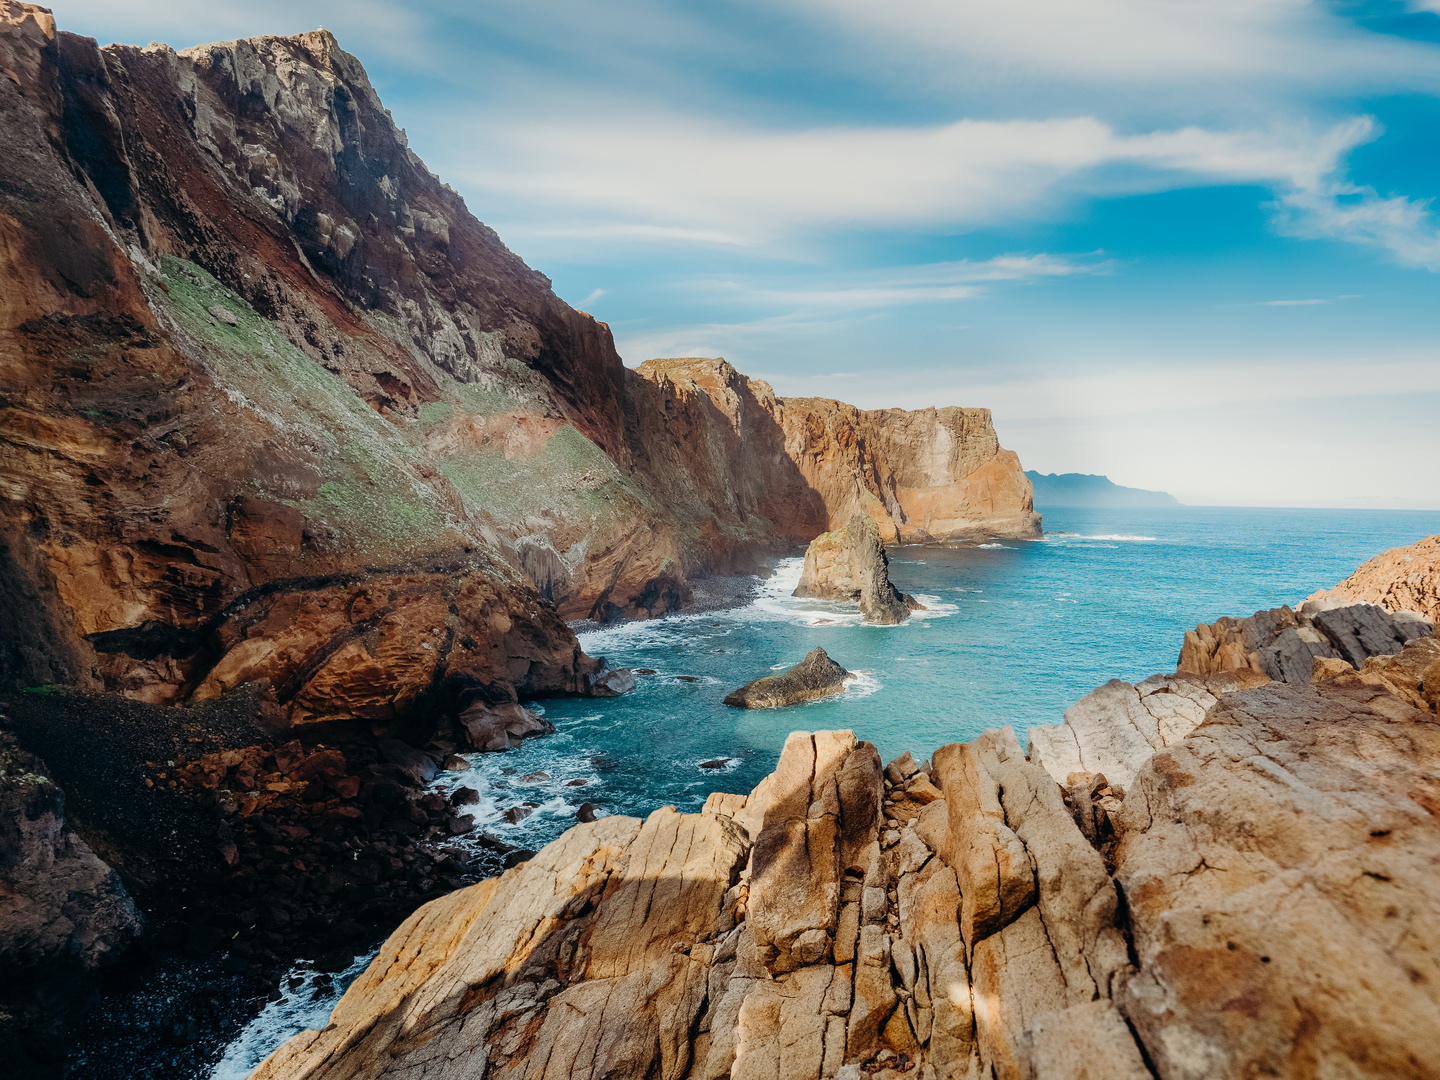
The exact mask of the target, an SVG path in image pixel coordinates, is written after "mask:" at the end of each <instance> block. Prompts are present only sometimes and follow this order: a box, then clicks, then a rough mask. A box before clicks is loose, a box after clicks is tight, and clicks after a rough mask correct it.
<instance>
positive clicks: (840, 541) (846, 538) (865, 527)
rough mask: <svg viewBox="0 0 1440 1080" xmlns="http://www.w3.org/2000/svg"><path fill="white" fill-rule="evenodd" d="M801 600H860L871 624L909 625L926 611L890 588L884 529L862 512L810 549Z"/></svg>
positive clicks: (798, 591)
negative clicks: (917, 613)
mask: <svg viewBox="0 0 1440 1080" xmlns="http://www.w3.org/2000/svg"><path fill="white" fill-rule="evenodd" d="M794 595H796V596H808V597H813V598H815V599H818V600H849V601H855V600H858V601H859V602H860V613H861V614H862V615H863V616H864V617H865V619H866V621H867V622H875V623H882V624H892V625H893V624H894V623H899V622H904V621H905V620H906V619H908V618H909V617H910V612H911V611H923V610H924V608H923V606H922V605H921V604H920V603H919V602H918V601H916V599H915V598H914V597H913V596H907V595H905V594H903V593H901V592H900V590H899V589H897V588H895V586H894V585H892V584H890V559H889V558H888V557H887V556H886V554H885V545H884V544H882V543H881V542H880V527H879V526H878V525H877V524H876V523H875V519H874V518H872V517H871V516H870V515H869V514H864V513H856V514H854V515H853V516H852V517H851V518H850V521H849V523H848V524H846V526H845V528H843V529H836V530H835V531H834V532H828V533H825V534H823V535H821V536H817V537H816V538H815V539H814V540H812V541H810V546H809V547H808V548H806V550H805V570H804V573H803V574H802V575H801V578H800V584H799V585H798V586H796V588H795V593H794Z"/></svg>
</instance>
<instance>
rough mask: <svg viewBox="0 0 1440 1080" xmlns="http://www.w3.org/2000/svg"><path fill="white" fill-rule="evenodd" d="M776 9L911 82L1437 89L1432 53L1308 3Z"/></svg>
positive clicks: (918, 0)
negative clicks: (826, 31)
mask: <svg viewBox="0 0 1440 1080" xmlns="http://www.w3.org/2000/svg"><path fill="white" fill-rule="evenodd" d="M782 2H786V3H787V6H789V7H791V8H792V9H795V10H799V11H802V12H806V13H808V14H810V15H812V16H814V17H816V19H817V21H821V22H824V23H829V24H832V25H837V26H839V27H841V28H843V29H844V30H845V31H847V32H848V33H849V34H850V35H851V36H852V38H853V40H854V41H855V42H856V44H857V45H858V46H860V47H861V48H863V49H865V50H867V51H868V52H869V53H870V54H871V55H872V56H879V57H882V58H889V59H892V60H896V61H900V62H901V63H903V67H904V68H905V69H908V71H909V77H910V78H912V79H913V78H915V77H916V76H917V74H918V73H919V72H923V73H924V75H925V76H927V77H929V78H932V79H935V78H939V79H942V80H946V81H950V82H959V83H963V84H966V85H973V84H975V83H978V82H988V83H994V82H995V81H997V80H999V81H1001V82H1003V83H1006V84H1016V83H1020V82H1024V81H1029V80H1038V81H1040V82H1042V83H1050V84H1053V83H1056V82H1071V83H1079V84H1083V85H1085V86H1088V87H1092V88H1093V87H1099V86H1107V85H1111V86H1123V87H1129V88H1134V87H1136V86H1137V85H1146V86H1149V87H1152V88H1153V87H1157V86H1161V87H1163V86H1184V87H1187V88H1189V89H1190V90H1191V91H1194V90H1196V89H1198V88H1199V87H1200V86H1201V85H1203V86H1205V87H1206V89H1207V90H1208V91H1209V92H1210V94H1211V95H1219V96H1221V97H1226V98H1228V97H1230V96H1232V95H1235V94H1236V92H1237V91H1239V92H1240V93H1242V94H1243V92H1244V91H1245V89H1246V87H1247V85H1249V86H1253V85H1254V84H1256V83H1261V84H1268V85H1271V86H1274V85H1275V84H1277V83H1282V82H1289V83H1295V84H1302V85H1307V86H1316V85H1325V86H1335V85H1337V84H1342V83H1348V84H1352V85H1353V84H1354V83H1356V82H1362V83H1372V84H1373V83H1375V82H1381V81H1388V82H1392V83H1393V82H1404V81H1411V82H1414V83H1416V84H1421V85H1429V86H1434V85H1435V84H1436V83H1437V82H1440V79H1437V73H1436V71H1435V69H1434V50H1433V49H1430V48H1429V47H1427V46H1425V45H1420V44H1417V43H1414V42H1407V41H1403V40H1399V39H1396V38H1390V37H1385V36H1382V35H1379V34H1369V33H1365V32H1364V31H1361V30H1359V29H1357V28H1356V27H1354V26H1353V24H1350V23H1349V22H1347V21H1346V20H1344V19H1343V18H1342V17H1340V16H1338V15H1335V14H1332V13H1331V12H1330V11H1329V10H1328V9H1327V7H1326V6H1325V5H1321V4H1315V3H1312V2H1310V0H1007V2H1005V3H995V2H993V0H889V2H888V3H885V4H876V3H874V2H873V0H782ZM1421 3H1422V5H1423V6H1425V7H1427V8H1429V9H1430V10H1435V8H1436V7H1440V0H1421ZM902 58H903V60H902ZM927 61H928V63H927Z"/></svg>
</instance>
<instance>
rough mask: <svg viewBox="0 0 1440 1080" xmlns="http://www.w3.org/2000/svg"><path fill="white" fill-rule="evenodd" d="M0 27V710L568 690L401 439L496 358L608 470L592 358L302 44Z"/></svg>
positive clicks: (498, 369) (315, 42) (350, 710)
mask: <svg viewBox="0 0 1440 1080" xmlns="http://www.w3.org/2000/svg"><path fill="white" fill-rule="evenodd" d="M0 28H3V33H0V65H3V68H4V71H5V74H6V77H5V78H3V79H0V115H3V118H4V120H3V123H0V173H3V177H0V178H3V184H0V234H3V243H0V262H3V266H0V282H3V285H0V373H3V377H0V386H3V396H0V486H3V489H4V491H5V494H6V496H7V497H6V498H5V500H4V501H3V504H0V533H3V542H4V545H5V559H4V569H3V573H0V588H3V589H4V596H3V603H0V610H3V611H4V612H5V614H4V616H3V620H4V625H3V626H0V630H3V632H4V635H5V641H4V650H3V656H4V660H3V665H4V671H3V674H4V677H5V681H7V682H10V683H15V682H20V683H36V682H40V683H45V682H77V683H79V684H81V685H89V686H96V685H102V686H105V687H107V688H111V689H119V690H123V691H125V692H127V693H130V694H132V695H133V696H136V697H140V698H142V699H144V700H148V701H156V702H166V701H175V700H181V699H184V698H187V697H191V696H197V695H198V696H205V695H206V694H209V693H213V692H219V691H221V690H223V689H226V688H228V687H229V686H231V685H234V684H235V683H236V682H238V681H243V680H256V681H261V680H263V681H268V683H269V685H270V687H271V693H272V697H273V698H274V705H275V706H276V707H277V708H278V709H280V710H281V711H283V712H284V713H286V714H289V715H290V716H291V717H292V718H294V719H297V720H305V719H311V718H323V717H326V716H331V715H342V716H356V717H361V718H366V719H370V720H372V721H375V722H376V723H379V724H384V723H387V722H389V721H392V720H394V719H395V718H396V717H398V716H400V715H402V714H404V713H405V712H407V711H409V710H411V709H413V707H414V706H415V705H416V703H417V701H419V700H420V699H421V698H422V697H425V696H426V695H430V696H432V697H433V696H434V692H437V691H442V690H443V689H444V688H446V687H447V686H448V687H452V688H456V689H455V693H458V692H459V688H465V687H471V688H477V689H478V690H480V691H483V694H484V695H486V696H487V697H488V698H491V699H495V700H505V699H511V698H513V697H515V695H516V694H517V693H547V692H586V691H587V690H588V686H589V681H588V680H589V678H590V676H591V675H592V674H593V673H594V672H595V671H596V670H597V667H598V665H597V664H596V663H595V662H594V661H592V660H590V659H589V658H588V657H586V656H584V654H583V653H581V651H580V650H579V648H578V646H577V645H576V642H575V639H574V636H573V634H571V633H570V631H569V630H568V629H567V628H566V627H565V626H564V624H563V623H562V622H561V620H560V619H559V617H558V616H557V615H556V613H555V612H554V611H553V609H550V608H548V607H547V606H545V605H544V604H543V603H542V602H541V600H540V598H539V597H537V596H536V595H535V593H534V592H533V590H531V589H530V588H528V587H527V586H526V585H525V583H524V581H523V580H522V577H521V575H520V573H519V572H518V571H517V570H515V569H512V568H511V566H510V565H509V564H508V563H507V561H506V559H505V558H504V557H503V553H502V551H501V548H500V547H499V545H498V542H497V541H498V537H497V536H496V534H495V531H494V529H493V526H492V524H491V522H490V520H489V519H488V517H487V516H486V515H485V514H484V513H483V512H482V511H480V510H479V509H478V508H476V507H475V506H473V505H472V504H471V503H470V501H469V500H467V497H466V495H465V493H464V492H463V491H461V490H460V489H459V488H457V487H456V485H454V484H453V483H451V482H450V481H448V480H447V479H446V478H445V477H444V476H443V475H441V474H440V473H439V471H438V470H437V469H436V468H435V465H434V462H433V461H432V460H430V459H429V458H428V457H427V456H426V455H425V454H424V453H423V452H422V450H421V448H420V447H419V445H418V443H419V441H420V436H421V435H422V434H423V419H420V418H419V413H420V412H421V406H422V405H424V404H425V403H426V402H427V401H434V400H435V399H438V397H439V396H440V394H441V392H442V385H450V386H452V387H454V388H458V389H457V391H456V392H469V393H471V394H476V393H483V392H484V391H483V387H484V386H485V383H484V379H485V378H486V377H489V378H490V379H491V381H492V383H495V384H497V385H498V384H499V383H500V382H501V381H504V380H502V375H503V373H504V372H505V371H506V370H508V368H507V367H506V365H507V364H511V363H513V361H506V360H504V358H503V356H502V350H501V345H502V344H503V345H504V348H505V350H508V351H509V352H511V353H512V354H516V355H519V356H522V357H523V358H524V359H526V360H527V361H529V362H530V364H532V365H533V367H534V370H535V371H536V372H544V373H545V375H546V377H545V378H543V379H542V378H539V377H538V376H537V377H536V379H535V380H534V381H535V382H537V383H539V384H541V385H543V387H545V388H547V389H546V394H547V395H548V397H547V398H546V400H547V401H548V402H550V405H551V411H552V412H553V413H554V414H555V416H556V417H557V418H563V421H562V422H564V423H574V424H578V425H581V426H584V427H585V428H586V430H589V431H591V432H593V433H594V434H595V435H596V437H598V438H610V439H611V440H612V442H613V443H614V445H615V446H616V448H617V452H623V445H621V441H620V440H619V438H618V434H617V433H616V429H615V427H614V423H613V416H614V414H615V409H614V407H613V404H612V405H611V406H610V407H609V408H606V407H605V402H606V401H607V400H608V401H609V402H611V403H613V402H614V400H615V394H616V392H617V388H618V385H619V383H618V379H619V371H620V368H619V363H618V360H617V359H615V358H614V354H613V350H609V351H608V352H607V351H606V350H607V349H608V348H609V346H608V336H607V335H606V334H605V333H604V331H603V330H602V329H600V328H599V327H598V326H597V325H595V324H594V323H593V322H591V321H589V320H586V319H584V318H583V317H581V316H578V315H577V314H575V313H574V312H570V311H569V309H568V308H565V307H564V305H563V304H561V303H560V302H559V301H558V300H555V299H554V297H553V296H552V295H551V294H550V293H549V291H548V289H547V288H546V287H545V283H544V281H543V279H540V278H539V277H538V275H534V274H533V273H531V272H530V271H528V270H526V269H525V268H524V267H523V264H521V263H520V262H519V260H517V259H515V258H514V256H512V255H510V254H509V253H508V252H506V251H505V250H504V248H503V247H502V246H501V245H500V244H499V242H498V240H496V239H495V238H494V236H493V234H490V233H489V232H488V230H485V229H484V228H483V227H482V226H480V225H479V224H478V223H477V222H475V221H474V220H473V219H472V218H470V217H469V215H468V214H466V213H465V212H464V209H463V206H462V205H461V203H460V201H459V199H458V198H457V197H455V196H454V195H453V194H451V193H448V192H446V191H445V190H444V189H443V188H441V187H440V185H439V183H438V181H436V180H435V179H434V178H433V177H431V176H430V175H429V174H428V173H426V172H425V171H424V170H423V168H421V167H419V165H418V163H416V162H415V161H414V160H413V159H412V158H411V157H410V156H408V155H407V153H406V152H405V150H404V146H403V140H402V138H401V136H400V133H398V132H397V131H396V130H395V129H394V127H393V125H392V124H391V123H390V121H389V118H388V116H387V115H386V114H385V113H384V112H383V110H382V109H380V106H379V103H378V101H376V100H375V98H374V94H373V92H371V91H370V89H369V85H368V83H367V82H366V81H365V78H364V73H363V72H362V71H361V70H360V69H359V66H358V64H356V63H355V62H354V60H353V58H351V57H348V56H347V55H346V54H344V53H342V52H341V51H340V50H339V49H338V48H337V47H336V46H335V43H334V39H333V38H331V37H330V36H329V35H328V34H325V33H323V32H319V33H315V34H307V35H301V36H300V37H298V38H293V39H279V38H266V39H260V40H258V41H255V42H238V43H231V44H229V45H225V46H215V47H211V48H206V49H200V50H191V51H190V52H188V53H186V54H184V55H181V54H177V53H174V52H172V51H171V50H169V49H167V48H164V47H162V46H154V47H151V48H148V49H144V50H140V49H133V48H128V47H124V46H111V47H108V48H106V49H103V50H102V49H97V48H96V47H95V44H94V42H93V41H90V40H88V39H84V38H77V37H74V36H73V35H67V34H57V33H56V31H55V28H54V22H53V20H52V19H51V18H50V16H49V14H48V13H47V12H46V11H45V10H44V9H42V8H35V7H31V6H28V5H22V4H17V3H13V2H11V0H4V2H3V3H0ZM427 223H428V224H427ZM451 226H453V227H454V228H453V230H452V231H451V232H450V233H449V240H448V241H446V240H445V236H446V230H447V229H450V228H451ZM307 249H308V254H307ZM377 328H379V329H377ZM382 330H383V332H382ZM487 334H488V335H489V337H483V336H482V335H487ZM422 341H423V342H425V343H426V347H427V348H429V349H430V352H429V353H424V352H422V351H421V348H420V343H421V342H422ZM486 341H489V342H492V344H493V347H490V346H487V347H486V348H481V347H480V346H481V344H483V343H484V342H486ZM447 342H448V344H447ZM467 342H472V343H473V344H474V347H475V350H476V355H475V357H474V358H473V359H472V358H471V357H470V353H469V352H468V351H467V349H468V346H467V344H466V343H467ZM487 350H488V351H487ZM492 361H493V362H492ZM486 364H489V365H490V366H489V367H486V366H485V365H486ZM607 365H608V366H607ZM523 370H526V371H529V370H531V369H530V368H528V367H527V368H524V369H523ZM450 371H454V372H456V373H458V375H459V376H460V377H463V378H465V379H468V380H470V381H468V382H466V383H464V384H461V383H459V382H455V381H454V379H453V377H452V376H451V375H450ZM487 372H488V376H487ZM445 379H450V380H451V382H450V383H448V384H447V383H443V380H445ZM518 382H519V380H517V379H514V378H510V379H508V381H507V383H506V385H507V386H508V385H509V384H515V383H518ZM551 387H562V388H570V389H571V390H572V391H573V395H574V397H575V398H576V400H586V401H593V402H596V403H598V404H599V405H600V407H599V408H598V409H592V410H591V412H590V413H584V412H582V411H581V410H579V409H576V408H571V407H570V406H568V405H567V404H566V402H565V401H564V400H563V398H562V397H561V395H560V394H559V392H558V391H555V392H551V391H550V389H549V388H551ZM501 396H502V397H503V395H501ZM407 415H414V416H416V417H417V419H414V420H406V419H404V418H405V417H406V416H407ZM592 415H593V416H594V417H597V418H598V419H595V420H592V419H590V418H589V417H590V416H592ZM605 422H609V423H610V424H611V426H610V427H609V428H608V429H607V428H605V426H604V423H605ZM569 430H577V433H578V429H575V428H570V429H569ZM600 456H601V457H603V456H604V455H603V454H602V455H600ZM606 460H608V459H606ZM441 696H442V697H443V696H444V695H443V694H442V695H441ZM450 696H452V697H453V696H454V694H451V695H450Z"/></svg>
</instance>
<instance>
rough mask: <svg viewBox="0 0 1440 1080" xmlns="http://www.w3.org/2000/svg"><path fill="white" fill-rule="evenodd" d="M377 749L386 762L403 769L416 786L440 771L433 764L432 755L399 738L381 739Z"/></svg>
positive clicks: (427, 780)
mask: <svg viewBox="0 0 1440 1080" xmlns="http://www.w3.org/2000/svg"><path fill="white" fill-rule="evenodd" d="M379 750H380V756H381V757H382V758H384V759H385V762H386V763H387V764H389V765H394V766H395V767H396V768H397V769H400V770H401V771H403V772H404V773H405V774H406V775H407V776H409V777H410V779H411V780H413V781H414V782H415V784H416V785H417V786H418V785H420V784H428V783H429V782H430V781H431V780H434V779H435V777H436V776H437V775H438V774H439V772H440V767H439V766H438V765H436V764H435V759H434V758H433V757H431V756H430V755H429V754H427V753H425V751H423V750H416V749H415V748H414V747H413V746H411V745H410V744H409V743H403V742H401V741H400V740H399V739H381V740H380V743H379Z"/></svg>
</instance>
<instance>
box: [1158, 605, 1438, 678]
mask: <svg viewBox="0 0 1440 1080" xmlns="http://www.w3.org/2000/svg"><path fill="white" fill-rule="evenodd" d="M1433 630H1434V627H1433V626H1432V624H1431V623H1429V622H1427V621H1426V620H1425V619H1423V618H1422V617H1421V616H1420V615H1419V614H1418V613H1417V612H1413V611H1398V612H1390V611H1387V610H1385V609H1384V608H1383V607H1380V606H1379V605H1377V604H1371V603H1357V604H1350V603H1343V602H1342V603H1341V604H1340V605H1339V606H1327V605H1326V604H1325V602H1323V601H1322V602H1316V601H1314V600H1311V601H1307V602H1306V603H1304V604H1302V605H1300V608H1299V610H1296V611H1292V610H1291V609H1290V608H1289V607H1278V608H1273V609H1271V610H1270V611H1257V612H1256V613H1255V614H1254V615H1251V616H1250V617H1249V618H1247V619H1234V618H1231V617H1229V616H1225V617H1223V618H1220V619H1217V620H1215V622H1214V623H1209V624H1207V623H1201V624H1200V625H1199V626H1197V627H1196V628H1195V629H1194V630H1187V631H1186V632H1185V644H1184V645H1183V646H1182V647H1181V649H1180V660H1179V664H1178V669H1179V671H1181V672H1186V673H1189V674H1192V675H1212V674H1216V673H1219V672H1225V671H1247V670H1248V671H1254V672H1258V673H1260V674H1263V675H1266V676H1268V677H1269V678H1272V679H1274V680H1276V681H1277V682H1288V683H1297V684H1303V683H1308V682H1309V681H1310V670H1311V665H1312V663H1313V661H1314V660H1315V659H1316V658H1317V657H1320V658H1339V659H1342V660H1344V661H1346V662H1347V663H1349V664H1351V665H1352V666H1355V667H1359V666H1360V665H1362V664H1364V663H1365V661H1366V660H1367V659H1368V658H1369V657H1372V656H1385V655H1389V654H1391V653H1396V652H1399V651H1400V650H1401V649H1402V648H1404V647H1405V643H1406V642H1408V641H1412V640H1414V639H1415V638H1421V637H1429V636H1430V634H1431V633H1432V631H1433Z"/></svg>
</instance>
